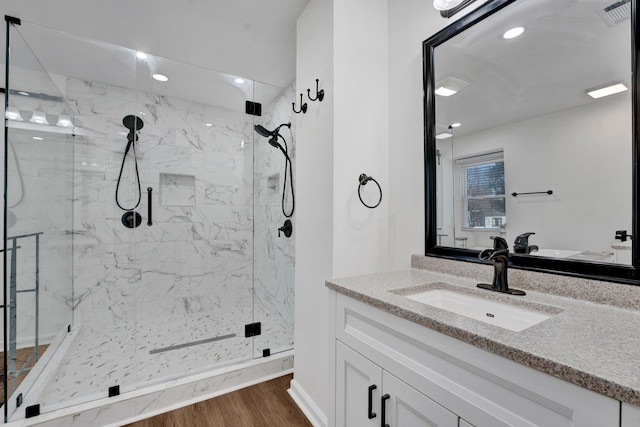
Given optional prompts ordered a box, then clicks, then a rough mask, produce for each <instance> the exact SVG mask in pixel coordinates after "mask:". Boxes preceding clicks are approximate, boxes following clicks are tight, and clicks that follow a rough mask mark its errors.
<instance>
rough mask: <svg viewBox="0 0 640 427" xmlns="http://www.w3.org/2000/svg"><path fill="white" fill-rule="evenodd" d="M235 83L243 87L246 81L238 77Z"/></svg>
mask: <svg viewBox="0 0 640 427" xmlns="http://www.w3.org/2000/svg"><path fill="white" fill-rule="evenodd" d="M234 82H236V83H238V84H239V85H241V84H242V83H244V80H243V79H241V78H240V77H238V78H237V79H235V80H234Z"/></svg>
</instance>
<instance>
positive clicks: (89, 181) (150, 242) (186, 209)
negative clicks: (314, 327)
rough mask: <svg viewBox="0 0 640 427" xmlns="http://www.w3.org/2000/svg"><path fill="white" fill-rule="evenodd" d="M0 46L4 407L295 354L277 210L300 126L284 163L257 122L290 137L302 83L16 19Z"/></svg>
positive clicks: (149, 385) (40, 405)
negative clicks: (0, 86) (2, 50)
mask: <svg viewBox="0 0 640 427" xmlns="http://www.w3.org/2000/svg"><path fill="white" fill-rule="evenodd" d="M6 47H7V52H9V54H8V55H7V61H6V63H5V64H4V66H3V67H2V68H3V69H4V72H5V75H4V77H5V85H4V86H5V88H4V92H5V127H4V147H5V152H4V160H5V163H4V165H5V167H4V172H5V183H4V184H5V192H6V199H5V201H4V239H3V240H4V248H3V269H4V270H3V271H4V293H3V307H4V313H5V316H4V323H3V327H4V340H3V345H4V354H3V357H4V391H5V394H4V415H5V421H6V420H9V421H10V420H15V419H20V418H24V417H31V416H42V415H45V414H52V413H58V412H60V411H59V410H60V409H62V408H67V409H66V410H67V412H69V411H70V410H72V409H73V408H75V407H78V405H80V404H83V405H87V404H88V402H102V401H103V400H105V399H112V401H114V402H124V400H122V399H121V400H118V398H119V396H123V397H124V396H131V399H133V398H136V399H143V398H144V396H146V395H145V393H146V390H155V392H157V393H160V392H162V393H166V392H167V390H168V389H169V388H170V387H174V386H176V387H178V386H181V387H182V386H184V390H183V391H182V392H183V393H184V392H185V390H187V389H188V388H189V387H190V390H191V392H193V391H196V390H197V391H198V392H200V393H202V392H203V390H204V391H206V390H208V388H209V387H214V386H220V384H225V383H228V384H231V383H232V382H229V381H231V380H229V379H227V380H228V381H227V380H222V379H218V380H216V381H217V383H218V384H217V385H216V384H214V383H215V381H213V380H211V381H210V383H207V384H209V385H207V386H206V387H205V386H203V385H202V383H198V386H193V384H192V383H189V382H188V379H190V378H197V379H198V381H205V379H206V378H209V377H208V375H209V374H210V373H216V372H222V373H225V375H229V378H233V380H234V381H236V380H237V378H245V374H241V373H237V372H235V371H234V369H236V367H237V366H245V365H246V366H251V367H253V366H265V365H264V363H269V360H279V359H277V358H278V357H289V358H290V357H291V356H288V355H289V354H290V350H291V349H292V345H293V261H294V259H293V253H294V252H293V249H294V247H293V245H294V239H283V238H278V236H277V233H278V231H277V226H279V225H280V224H279V223H281V216H280V213H279V210H280V208H281V206H280V204H281V203H280V202H281V200H280V189H284V188H286V187H287V185H288V184H287V181H289V182H290V179H291V172H292V166H291V163H292V161H294V160H295V155H294V154H295V141H294V133H293V132H291V133H289V132H288V133H287V137H288V138H289V145H288V146H287V145H286V141H285V142H283V144H285V145H284V147H283V146H280V149H281V150H282V152H283V153H285V157H286V159H287V162H288V172H287V170H285V171H284V173H282V171H281V161H282V154H281V153H279V152H278V150H273V149H272V148H271V147H270V146H269V145H267V144H264V142H259V140H261V138H260V137H259V135H258V134H256V133H255V132H254V126H256V124H257V122H260V123H262V124H263V125H264V126H266V127H267V128H275V129H276V131H275V134H271V136H272V137H274V138H275V142H276V143H277V144H278V145H279V144H280V143H279V142H278V141H279V137H278V135H279V133H278V132H277V131H278V130H279V129H280V128H281V127H282V126H283V125H280V126H278V124H279V123H287V124H288V123H289V122H290V121H291V118H292V115H293V112H292V111H291V108H290V106H289V102H290V100H291V98H292V97H293V94H294V88H293V86H290V87H288V88H280V87H274V86H270V85H267V84H263V83H259V82H252V81H250V80H248V79H246V78H245V79H243V82H242V83H238V82H239V81H240V80H239V79H237V77H238V76H233V75H229V74H224V73H219V72H214V71H211V70H207V69H203V68H199V67H195V66H191V65H186V64H182V63H179V62H176V61H172V60H169V59H166V58H161V57H157V56H153V55H151V54H147V55H136V53H137V52H136V51H133V50H131V49H127V48H123V47H119V46H114V45H109V44H106V43H102V42H99V41H95V40H87V39H83V38H80V37H76V36H73V35H70V34H66V33H61V32H57V31H54V30H51V29H47V28H43V27H40V26H36V25H33V24H30V23H28V22H25V21H19V20H11V19H10V20H9V21H8V22H7V46H6ZM9 48H10V49H9ZM96 63H99V64H101V65H100V67H96V66H95V64H96ZM155 73H162V74H164V75H167V76H169V77H170V78H169V80H168V81H167V82H158V81H156V80H153V79H152V78H151V76H152V75H153V74H155ZM236 80H237V81H236ZM247 101H249V103H260V104H261V116H256V115H254V114H253V113H254V112H255V110H246V109H245V108H246V105H247ZM288 127H289V128H290V125H288ZM267 128H263V129H265V131H266V129H267ZM280 138H282V136H280ZM287 175H288V176H287ZM142 188H147V189H148V193H149V198H148V199H147V198H144V197H142V194H141V189H142ZM151 189H152V190H153V199H152V198H151V197H150V196H151ZM114 195H115V198H114ZM151 205H153V206H152V207H153V222H152V224H153V226H151V218H149V219H148V222H147V218H146V217H147V216H149V217H150V213H151ZM123 213H124V214H125V215H128V217H129V218H128V221H130V223H131V224H132V225H135V224H136V223H138V224H140V223H141V226H138V227H132V228H130V227H128V226H123V224H124V219H123V217H122V215H123ZM287 213H288V212H287ZM140 217H142V218H143V219H141V218H140ZM139 220H140V221H139ZM125 225H126V224H125ZM283 354H284V356H281V355H283ZM283 360H284V359H283ZM263 362H264V363H263ZM261 363H263V364H261ZM281 365H282V366H285V368H286V363H285V362H282V363H281ZM282 366H280V367H279V368H278V369H280V370H282V369H284V368H283V367H282ZM259 369H262V368H259ZM259 369H258V368H256V371H258V370H259ZM269 369H271V368H269ZM262 371H263V372H262V374H263V375H265V373H266V372H267V370H266V368H265V369H262ZM230 372H233V374H231V373H230ZM247 378H248V377H247ZM189 381H191V380H189ZM194 381H195V380H194ZM247 381H249V379H247ZM189 384H191V385H189ZM194 384H195V383H194ZM154 387H155V388H154ZM165 396H166V395H165ZM113 399H115V400H113ZM164 399H167V397H164ZM154 404H155V403H154ZM165 404H166V405H167V406H169V405H170V404H171V402H170V401H169V402H166V403H165ZM145 405H146V406H145ZM139 406H140V408H146V409H147V410H150V409H149V408H150V407H153V405H151V404H145V403H144V402H143V403H142V404H141V405H139ZM83 407H84V406H83ZM69 413H70V412H69ZM85 413H88V412H87V411H86V408H85ZM80 419H81V418H78V420H80ZM74 422H75V421H74ZM77 422H78V423H79V422H81V421H77ZM83 422H85V424H84V425H89V424H91V423H94V424H95V423H96V421H95V420H93V421H91V422H89V423H88V424H87V421H86V420H85V421H83ZM69 425H76V424H69ZM78 425H81V424H78Z"/></svg>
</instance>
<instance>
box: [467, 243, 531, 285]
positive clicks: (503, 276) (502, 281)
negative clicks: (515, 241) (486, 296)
mask: <svg viewBox="0 0 640 427" xmlns="http://www.w3.org/2000/svg"><path fill="white" fill-rule="evenodd" d="M491 239H493V249H484V250H482V251H481V252H480V254H479V255H478V258H480V259H481V260H485V261H493V283H492V284H491V285H489V284H486V283H479V284H478V287H479V288H482V289H488V290H490V291H495V292H502V293H505V294H511V295H526V293H525V292H524V291H521V290H518V289H509V281H508V277H507V271H508V267H509V244H508V243H507V241H506V240H505V239H503V238H502V237H498V236H491Z"/></svg>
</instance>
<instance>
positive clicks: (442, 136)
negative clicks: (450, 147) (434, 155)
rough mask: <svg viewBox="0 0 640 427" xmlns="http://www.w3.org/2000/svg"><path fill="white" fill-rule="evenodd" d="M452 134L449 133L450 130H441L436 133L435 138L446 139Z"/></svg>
mask: <svg viewBox="0 0 640 427" xmlns="http://www.w3.org/2000/svg"><path fill="white" fill-rule="evenodd" d="M452 136H453V134H451V133H450V132H442V133H439V134H437V135H436V139H447V138H451V137H452Z"/></svg>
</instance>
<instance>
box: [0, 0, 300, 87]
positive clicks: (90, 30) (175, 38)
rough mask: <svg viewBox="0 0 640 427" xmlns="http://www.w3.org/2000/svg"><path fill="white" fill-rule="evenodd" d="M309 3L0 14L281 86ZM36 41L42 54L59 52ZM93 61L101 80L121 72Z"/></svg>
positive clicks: (20, 6)
mask: <svg viewBox="0 0 640 427" xmlns="http://www.w3.org/2000/svg"><path fill="white" fill-rule="evenodd" d="M308 1H309V0H269V1H265V0H234V1H230V0H182V1H175V0H135V1H130V0H108V1H86V0H55V1H45V0H2V9H3V14H5V15H10V16H14V17H17V18H20V19H22V20H23V21H25V22H28V23H34V24H38V25H41V26H45V27H48V28H51V29H55V30H60V31H63V32H68V33H70V34H73V35H75V36H81V37H85V38H88V39H94V40H100V41H104V42H108V43H110V44H114V45H117V46H123V47H126V48H130V49H133V50H138V51H143V52H146V53H149V54H152V55H154V56H159V57H163V58H168V59H171V60H173V61H177V62H181V63H186V64H192V65H195V66H199V67H204V68H207V69H211V70H218V71H221V72H224V73H228V74H230V75H233V76H242V77H244V78H246V79H250V80H255V81H259V82H264V83H267V84H269V85H274V86H278V87H286V86H288V85H289V84H290V83H291V82H292V81H294V79H295V49H296V20H297V18H298V16H299V15H300V14H301V13H302V11H303V10H304V8H305V7H306V5H307V4H308ZM1 33H2V37H4V31H2V32H1ZM40 42H41V43H42V46H40V48H39V51H40V52H41V53H42V54H44V53H45V52H56V51H57V52H60V50H61V46H59V45H56V44H55V43H53V41H52V40H50V42H51V43H50V44H48V45H47V44H46V42H47V40H46V39H44V40H40ZM75 53H76V58H82V57H81V56H80V55H79V54H80V53H81V52H75ZM84 59H87V58H84ZM92 62H93V63H94V64H99V66H98V67H96V68H101V69H102V71H104V72H105V74H111V75H114V74H117V73H118V72H120V68H119V66H120V65H121V64H118V63H116V62H110V61H108V60H105V58H104V57H102V58H99V57H97V58H92ZM110 67H113V69H110ZM59 68H62V67H59ZM47 71H49V72H51V71H50V70H47Z"/></svg>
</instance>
